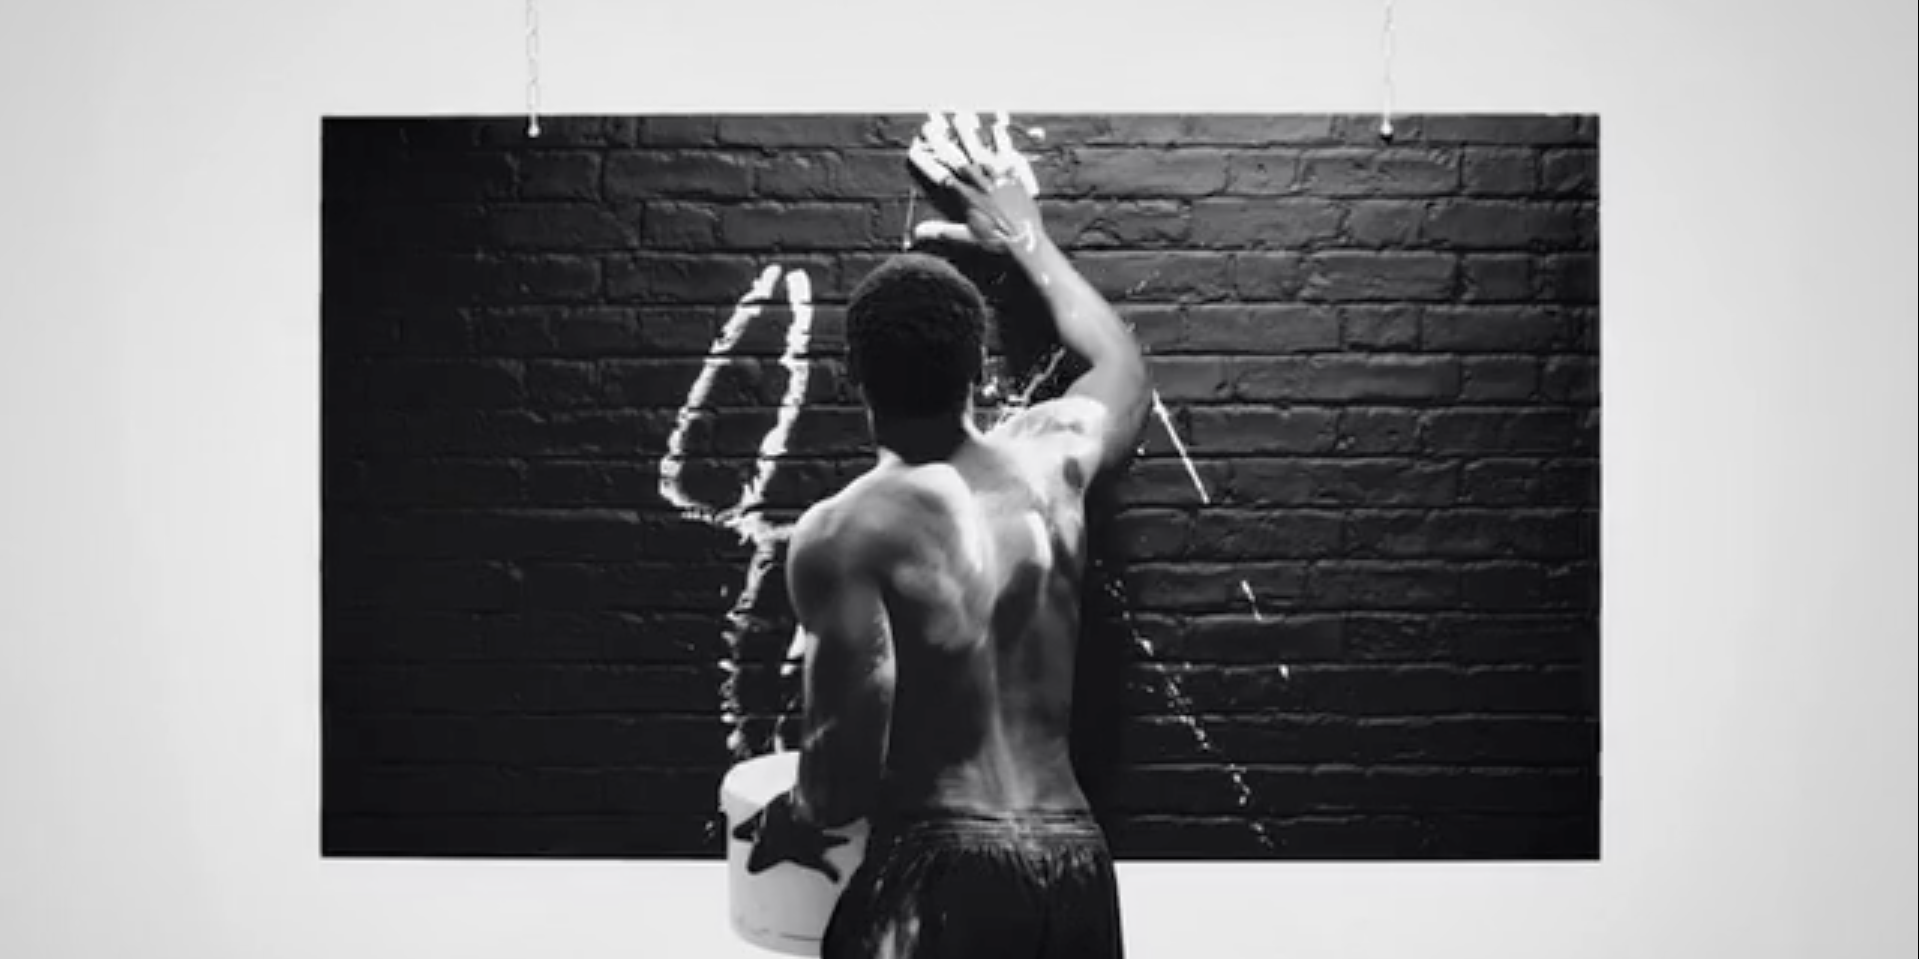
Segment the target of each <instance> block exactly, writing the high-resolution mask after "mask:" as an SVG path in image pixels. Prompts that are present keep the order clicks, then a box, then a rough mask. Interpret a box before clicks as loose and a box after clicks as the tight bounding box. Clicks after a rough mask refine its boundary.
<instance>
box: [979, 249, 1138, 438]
mask: <svg viewBox="0 0 1919 959" xmlns="http://www.w3.org/2000/svg"><path fill="white" fill-rule="evenodd" d="M1034 229H1035V230H1038V229H1039V227H1038V218H1037V217H1035V220H1034ZM1012 254H1013V258H1014V260H1015V261H1017V262H1018V263H1019V264H1020V267H1021V268H1022V269H1023V270H1025V271H1026V275H1027V276H1028V277H1029V278H1031V279H1032V281H1033V284H1034V285H1035V286H1037V287H1039V291H1040V295H1041V297H1043V298H1044V299H1045V301H1046V305H1047V306H1048V307H1049V308H1051V310H1052V312H1053V322H1054V324H1055V325H1056V326H1057V327H1058V328H1059V338H1060V342H1061V343H1063V344H1065V346H1066V348H1067V349H1070V350H1072V351H1073V352H1075V353H1077V354H1079V355H1080V356H1081V357H1084V358H1085V359H1086V361H1087V362H1088V363H1090V364H1091V366H1092V368H1091V369H1089V370H1087V371H1086V372H1085V373H1084V374H1082V375H1081V376H1080V378H1079V379H1077V380H1075V381H1073V385H1072V386H1070V387H1068V388H1067V390H1066V395H1067V396H1069V397H1074V396H1078V397H1086V398H1088V399H1091V400H1094V401H1096V402H1097V403H1098V404H1099V405H1100V406H1101V407H1103V408H1104V411H1103V414H1102V415H1100V416H1099V417H1098V418H1099V419H1100V420H1101V422H1100V423H1098V424H1097V425H1098V436H1097V440H1098V442H1099V458H1098V469H1099V471H1102V472H1103V471H1105V470H1108V469H1112V468H1115V467H1118V466H1120V465H1121V464H1123V463H1125V462H1126V459H1127V458H1128V457H1129V456H1131V455H1132V453H1133V447H1134V445H1135V444H1137V443H1138V442H1139V434H1140V430H1141V429H1142V428H1144V426H1145V424H1146V414H1147V411H1148V409H1149V408H1150V406H1151V401H1152V393H1151V390H1152V384H1151V380H1150V379H1149V378H1148V376H1147V373H1146V358H1145V357H1144V356H1142V355H1141V354H1140V349H1139V341H1138V340H1137V339H1135V338H1134V336H1133V331H1132V329H1131V328H1130V327H1128V326H1127V325H1126V323H1125V321H1124V320H1121V319H1120V318H1119V314H1118V313H1117V312H1116V311H1114V309H1113V307H1112V305H1111V304H1109V303H1107V302H1106V298H1105V297H1103V296H1101V295H1100V294H1099V291H1098V290H1095V289H1093V285H1092V284H1091V283H1088V282H1087V281H1086V278H1085V277H1083V276H1081V275H1080V274H1079V271H1078V270H1076V269H1074V268H1073V265H1072V264H1071V263H1070V262H1068V261H1067V259H1066V254H1065V253H1063V252H1061V251H1060V249H1059V247H1057V246H1055V245H1054V244H1053V242H1052V240H1050V239H1048V238H1047V237H1046V234H1045V233H1044V232H1043V231H1040V232H1039V234H1038V238H1037V240H1036V241H1035V242H1033V243H1030V244H1024V245H1016V246H1014V247H1013V249H1012Z"/></svg>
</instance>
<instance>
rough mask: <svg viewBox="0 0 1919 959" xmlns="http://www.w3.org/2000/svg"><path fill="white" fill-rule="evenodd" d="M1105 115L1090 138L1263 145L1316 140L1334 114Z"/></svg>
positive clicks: (1326, 131) (1323, 137) (1328, 133)
mask: <svg viewBox="0 0 1919 959" xmlns="http://www.w3.org/2000/svg"><path fill="white" fill-rule="evenodd" d="M1104 119H1105V121H1106V122H1105V123H1104V125H1102V126H1101V127H1099V128H1096V129H1092V130H1087V131H1084V133H1083V134H1082V135H1083V136H1085V138H1086V139H1087V140H1088V142H1100V143H1129V144H1131V143H1137V144H1155V145H1173V146H1184V145H1187V144H1202V143H1203V144H1223V145H1264V144H1275V143H1316V142H1321V141H1324V140H1327V139H1329V138H1330V137H1331V136H1332V118H1331V117H1328V116H1324V115H1315V116H1285V115H1260V114H1228V113H1213V114H1205V115H1201V116H1187V115H1169V114H1120V115H1113V116H1109V117H1106V118H1104ZM1049 129H1050V128H1049Z"/></svg>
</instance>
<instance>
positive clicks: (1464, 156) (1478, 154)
mask: <svg viewBox="0 0 1919 959" xmlns="http://www.w3.org/2000/svg"><path fill="white" fill-rule="evenodd" d="M1538 179H1539V160H1538V157H1537V155H1536V154H1534V153H1533V151H1531V150H1511V149H1490V148H1477V147H1475V148H1471V149H1467V150H1465V151H1463V152H1462V153H1461V160H1460V192H1461V193H1464V194H1466V195H1467V196H1524V195H1526V194H1529V193H1532V192H1533V191H1534V190H1535V189H1536V188H1537V184H1538Z"/></svg>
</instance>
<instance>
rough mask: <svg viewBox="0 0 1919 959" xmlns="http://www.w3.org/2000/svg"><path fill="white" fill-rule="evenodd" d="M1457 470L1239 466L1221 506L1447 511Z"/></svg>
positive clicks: (1331, 464)
mask: <svg viewBox="0 0 1919 959" xmlns="http://www.w3.org/2000/svg"><path fill="white" fill-rule="evenodd" d="M1458 480H1459V475H1458V470H1457V469H1456V468H1454V467H1453V466H1452V465H1450V464H1447V463H1432V462H1421V461H1418V460H1411V459H1385V458H1367V459H1350V460H1304V459H1302V460H1250V461H1246V462H1242V463H1234V464H1233V471H1232V476H1231V481H1230V483H1229V484H1228V486H1227V488H1226V491H1225V494H1224V495H1223V496H1220V497H1219V499H1220V500H1221V501H1222V502H1225V503H1230V504H1233V505H1238V506H1261V505H1264V506H1348V505H1359V504H1365V505H1369V506H1448V505H1451V504H1452V502H1453V499H1454V497H1455V495H1456V492H1457V489H1458Z"/></svg>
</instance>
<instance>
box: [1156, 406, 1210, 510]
mask: <svg viewBox="0 0 1919 959" xmlns="http://www.w3.org/2000/svg"><path fill="white" fill-rule="evenodd" d="M1153 413H1154V415H1156V416H1158V417H1159V422H1160V424H1161V425H1163V426H1165V427H1166V435H1167V436H1168V437H1170V438H1171V439H1172V441H1173V449H1174V450H1175V451H1176V452H1178V453H1179V461H1180V462H1181V463H1184V464H1185V465H1186V475H1187V476H1189V477H1191V478H1192V480H1193V489H1196V490H1198V491H1199V501H1200V502H1202V503H1205V504H1206V505H1208V506H1211V505H1212V504H1213V497H1212V496H1211V495H1209V494H1208V493H1207V492H1206V484H1205V482H1203V481H1201V480H1200V478H1199V467H1197V466H1194V465H1193V458H1192V457H1191V456H1189V455H1187V453H1186V441H1185V440H1182V439H1180V437H1179V430H1177V429H1175V428H1174V427H1173V414H1171V413H1168V412H1167V411H1166V404H1165V403H1162V402H1160V399H1159V391H1158V390H1154V391H1153Z"/></svg>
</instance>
